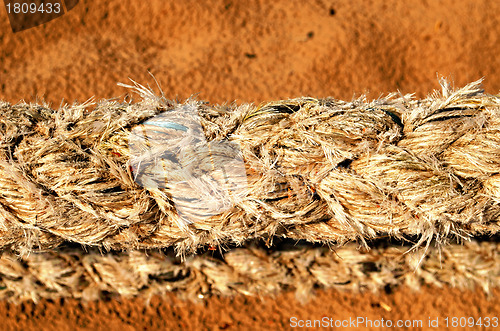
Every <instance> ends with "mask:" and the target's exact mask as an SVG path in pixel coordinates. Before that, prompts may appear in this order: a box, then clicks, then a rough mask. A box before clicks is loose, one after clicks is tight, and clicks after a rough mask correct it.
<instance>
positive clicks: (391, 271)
mask: <svg viewBox="0 0 500 331" xmlns="http://www.w3.org/2000/svg"><path fill="white" fill-rule="evenodd" d="M408 248H409V247H408V246H407V247H401V246H395V245H393V246H378V247H376V248H373V249H371V250H363V249H361V250H359V247H356V245H355V244H353V243H350V244H347V245H346V246H344V247H342V248H339V249H337V250H336V251H335V252H334V251H331V250H329V249H328V248H327V247H312V246H311V245H301V244H300V245H296V244H295V243H293V245H290V243H289V244H287V245H285V246H280V247H279V249H276V250H269V249H266V248H262V247H259V246H258V245H255V244H251V245H248V247H245V248H235V249H232V250H230V251H229V252H227V253H225V254H224V259H220V258H217V257H214V253H213V252H211V251H208V252H206V253H204V254H202V255H192V256H189V257H187V259H186V260H185V261H184V262H183V263H180V259H179V258H177V257H175V256H174V255H173V254H172V251H170V252H168V253H167V252H163V253H160V252H150V253H149V254H144V253H142V252H139V251H131V252H126V253H125V252H122V253H116V252H115V253H107V254H102V252H99V251H98V250H97V249H95V248H94V249H91V250H90V251H88V252H86V254H83V255H82V252H81V250H80V249H75V248H64V249H60V250H55V251H50V252H46V253H34V254H30V256H28V257H27V258H25V259H23V260H22V261H21V260H19V259H18V257H17V256H14V255H12V254H4V255H3V256H1V257H0V300H8V301H13V302H21V301H25V300H32V301H35V302H37V301H38V300H40V299H57V298H65V297H72V298H76V299H81V300H84V301H89V300H99V299H104V298H108V299H109V298H110V297H141V298H144V299H149V298H151V297H152V296H153V295H162V294H165V293H167V292H173V293H176V294H177V295H178V296H179V297H180V298H184V299H190V300H200V299H204V298H205V297H207V296H211V295H227V296H233V295H252V296H254V295H255V296H264V295H275V294H278V293H279V292H280V291H283V290H285V289H286V290H292V291H295V293H296V297H297V299H299V300H301V301H305V300H307V299H309V298H311V296H312V295H313V293H314V289H315V288H335V289H337V290H347V291H374V292H376V291H380V290H385V291H388V290H389V291H390V290H393V289H394V288H397V287H398V286H406V287H409V288H410V289H412V290H418V289H419V288H420V287H421V286H422V285H433V286H450V287H455V288H459V289H462V290H467V289H469V290H472V289H474V288H480V289H482V290H483V291H485V292H486V293H489V294H491V289H493V288H498V287H500V278H499V275H500V253H499V252H500V243H498V242H497V243H495V242H477V241H471V242H467V243H465V245H458V244H450V245H447V246H444V247H442V249H441V250H440V249H438V248H437V247H434V246H432V247H431V248H430V249H429V250H428V251H427V254H426V255H425V258H424V260H423V261H422V262H421V263H420V262H419V260H420V256H421V254H422V253H423V252H414V253H409V254H406V252H407V250H408ZM422 250H423V249H422ZM215 255H216V254H215Z"/></svg>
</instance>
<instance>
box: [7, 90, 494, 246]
mask: <svg viewBox="0 0 500 331" xmlns="http://www.w3.org/2000/svg"><path fill="white" fill-rule="evenodd" d="M136 87H137V90H138V91H139V92H140V93H141V94H142V96H143V100H142V101H141V102H138V103H119V102H116V101H105V102H101V103H99V104H97V105H96V106H95V108H94V109H92V111H90V110H89V109H90V105H89V104H75V105H71V106H70V105H66V106H63V107H61V108H60V109H58V110H54V109H50V108H48V107H47V106H41V105H33V104H31V105H28V104H18V105H10V104H8V103H0V142H1V143H0V146H1V148H0V249H3V250H15V251H18V252H21V253H28V252H30V251H32V250H33V249H51V248H54V247H57V246H59V245H60V244H61V243H63V242H73V243H78V244H82V245H89V246H97V247H103V248H105V249H152V248H165V247H170V246H173V247H175V249H176V250H177V251H178V252H180V253H182V254H183V253H188V252H194V251H195V250H196V249H197V248H200V247H202V246H208V245H215V246H216V245H225V244H228V243H233V244H237V245H239V244H243V243H244V242H246V241H248V240H251V239H259V238H260V239H265V240H267V241H268V242H269V243H271V241H272V239H273V237H283V238H292V239H296V240H307V241H310V242H316V243H323V244H325V243H326V244H335V245H341V244H344V243H346V242H349V241H352V240H361V241H363V240H367V239H372V238H378V237H384V236H390V237H395V238H399V239H404V238H405V237H406V236H414V235H417V236H419V238H421V239H420V242H419V243H418V245H420V244H422V243H424V242H427V243H429V242H430V240H431V239H433V238H434V239H437V240H438V241H440V242H441V241H444V240H446V238H449V237H450V236H457V237H470V236H476V235H484V234H495V233H498V232H499V230H500V225H499V220H500V172H499V169H500V98H498V97H497V96H493V95H487V94H485V93H484V92H483V91H482V90H481V88H480V82H475V83H472V84H470V85H468V86H466V87H464V88H462V89H459V90H456V91H452V90H451V89H450V87H449V86H448V85H447V84H446V83H443V91H442V92H441V93H435V94H434V95H432V96H430V97H429V98H427V99H425V100H415V99H413V98H412V97H411V96H409V95H408V96H399V97H397V96H396V95H389V96H387V97H385V98H381V99H378V100H374V101H371V102H368V101H366V100H365V99H363V98H361V99H357V100H354V101H351V102H344V101H338V100H333V99H323V100H316V99H312V98H301V99H294V100H287V101H280V102H271V103H267V104H263V105H260V106H253V105H241V106H237V105H229V106H210V105H207V104H204V103H201V102H195V101H192V100H190V101H188V102H186V103H185V104H184V105H177V104H175V103H174V102H171V101H168V100H166V99H165V98H163V97H157V96H155V95H154V94H152V92H151V91H148V90H146V89H144V88H143V87H141V86H139V85H138V86H136ZM179 107H187V108H189V109H194V110H195V111H196V114H197V116H198V118H199V121H198V125H201V128H202V135H203V136H204V138H205V139H206V140H207V141H208V142H210V143H212V146H213V151H212V152H213V154H214V155H218V157H217V159H216V160H215V161H214V160H211V161H207V160H205V159H204V158H207V156H206V154H203V153H202V149H201V147H200V146H201V145H200V144H194V145H190V146H189V147H186V149H185V150H182V149H181V152H182V153H184V154H185V155H187V156H186V157H187V158H188V159H189V160H191V161H190V162H192V163H193V164H190V165H189V166H190V167H192V168H196V169H198V170H199V169H201V170H203V165H204V164H208V163H210V162H212V163H211V164H214V163H215V164H214V165H213V166H214V167H215V168H217V167H219V168H221V167H223V164H221V163H222V162H223V161H228V160H231V159H232V158H234V155H232V154H231V151H228V150H227V148H225V146H226V145H224V144H223V143H220V144H216V142H223V141H230V142H231V143H233V144H235V145H237V146H239V153H238V155H239V156H240V157H241V159H242V160H244V167H245V173H246V178H245V181H246V183H240V182H238V180H239V179H238V178H232V179H231V180H232V181H233V183H236V185H237V186H238V185H240V186H241V187H240V186H239V187H240V189H241V190H240V191H241V192H240V193H241V194H235V195H231V196H222V198H221V199H222V202H221V203H222V204H223V205H224V206H230V207H228V208H226V209H224V210H223V211H222V212H220V213H218V214H213V213H211V212H212V210H209V209H207V208H205V207H204V206H202V205H200V203H199V202H200V201H198V200H195V202H192V201H191V202H189V200H188V198H189V194H190V193H191V192H193V191H199V193H200V194H201V195H203V196H213V195H214V193H213V192H212V191H210V190H208V189H207V188H206V187H205V186H203V185H199V186H196V183H195V184H193V183H187V184H186V183H184V184H185V185H184V186H179V187H177V188H176V189H175V190H174V189H173V188H172V187H170V186H168V185H167V186H165V187H149V188H145V187H143V186H141V185H139V184H138V183H137V180H136V179H137V178H136V177H137V173H134V171H137V169H134V167H133V164H132V163H131V161H130V160H131V158H132V157H133V156H134V155H133V153H132V151H131V148H130V141H129V140H130V134H131V132H132V131H133V130H134V127H136V126H138V125H140V124H141V123H143V124H142V125H147V123H152V122H147V120H153V119H154V118H155V116H157V115H159V114H160V113H163V112H165V111H169V112H174V110H176V109H179ZM187 108H186V109H187ZM182 119H183V116H180V117H178V118H177V122H165V121H163V124H162V125H163V126H162V127H159V128H158V129H157V130H158V134H159V135H164V134H166V133H169V134H171V135H175V134H178V133H182V132H181V131H186V132H191V133H193V132H198V133H199V128H196V127H194V124H193V123H195V122H194V121H184V122H182ZM197 130H198V131H197ZM176 146H177V145H176ZM179 146H181V145H179ZM182 146H184V145H182ZM182 146H181V147H182ZM181 147H179V148H181ZM162 152H165V150H162ZM232 153H233V154H234V151H232ZM203 155H205V156H203ZM212 156H213V155H212ZM153 159H154V158H153ZM172 162H173V163H175V162H174V161H172ZM172 162H171V163H172ZM146 163H147V162H146ZM153 163H154V162H153ZM153 163H152V161H151V160H150V161H149V168H148V165H146V166H145V168H144V170H143V172H146V173H147V172H148V171H153V170H154V169H153V168H152V167H151V166H152V165H154V164H153ZM176 166H177V167H178V168H179V167H180V168H182V166H181V165H176ZM201 170H200V171H201ZM212 175H213V176H216V173H215V172H214V173H213V174H210V173H208V175H207V176H212ZM174 195H175V196H177V197H181V198H180V199H178V200H179V201H180V202H183V201H184V202H186V201H187V202H186V203H185V204H184V205H182V206H181V207H182V208H183V212H187V213H188V214H189V215H192V216H193V217H195V219H196V221H194V222H186V221H185V219H184V218H183V217H182V215H180V213H179V212H178V211H179V205H177V206H176V203H175V201H174V200H175V199H174V198H173V196H174ZM224 199H226V200H228V201H224ZM176 207H177V208H176ZM204 208H205V209H204ZM207 215H208V216H207Z"/></svg>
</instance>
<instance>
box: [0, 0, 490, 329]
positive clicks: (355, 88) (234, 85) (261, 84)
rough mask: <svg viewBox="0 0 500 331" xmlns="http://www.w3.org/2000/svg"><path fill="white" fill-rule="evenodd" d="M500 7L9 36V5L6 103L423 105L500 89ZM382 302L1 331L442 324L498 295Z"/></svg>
mask: <svg viewBox="0 0 500 331" xmlns="http://www.w3.org/2000/svg"><path fill="white" fill-rule="evenodd" d="M499 12H500V2H498V1H479V0H460V1H451V0H443V1H439V2H437V1H430V0H429V1H425V0H415V1H398V0H390V1H386V0H367V1H343V0H335V1H322V0H317V1H296V0H290V1H281V0H276V1H268V2H266V1H261V0H257V1H245V2H244V1H229V0H219V1H217V0H208V1H204V2H201V1H194V0H186V1H170V0H169V1H166V0H151V1H138V0H122V1H118V0H109V1H92V0H82V1H80V3H79V4H78V5H77V6H76V7H75V8H74V9H73V10H71V11H70V12H69V13H67V14H66V15H64V16H62V17H60V18H58V19H56V20H54V21H51V22H49V23H47V24H45V25H42V26H39V27H35V28H32V29H29V30H26V31H23V32H18V33H15V34H14V33H12V31H11V28H10V26H9V22H8V18H7V14H6V11H5V10H4V9H0V99H3V100H5V101H8V102H12V103H16V102H18V101H20V100H25V101H28V102H41V101H45V102H48V103H50V104H51V105H52V106H53V107H58V106H59V105H60V104H61V102H68V103H72V102H74V101H79V102H83V101H86V100H88V99H89V98H91V97H94V100H96V101H98V100H100V99H102V98H117V99H118V100H123V99H124V98H127V100H128V98H129V96H127V92H128V91H127V90H126V89H125V88H123V87H120V86H118V85H117V82H124V83H127V82H129V78H131V79H133V80H135V81H137V82H139V83H142V84H149V85H151V86H152V87H154V88H156V82H155V80H154V79H153V78H152V76H151V75H150V74H152V75H154V77H155V78H156V80H157V81H158V83H159V84H160V85H161V88H162V90H163V92H164V94H165V96H167V97H168V98H171V99H178V100H180V101H182V100H184V99H185V98H188V97H190V96H191V95H193V94H197V97H198V98H199V99H203V100H206V101H208V102H211V103H225V102H233V101H235V102H237V103H244V102H253V103H260V102H263V101H269V100H276V99H284V98H293V97H299V96H314V97H326V96H332V97H335V98H338V99H348V100H349V99H352V98H353V97H356V96H360V95H362V94H365V93H366V94H367V95H368V97H369V98H377V97H379V96H381V95H384V94H386V93H388V92H394V91H400V92H401V93H413V92H415V93H416V96H417V97H424V96H425V95H427V94H428V93H430V92H432V90H433V89H436V88H438V87H439V84H438V78H439V77H441V76H445V77H448V78H450V79H451V80H452V81H453V83H454V85H455V86H457V87H459V86H462V85H465V84H466V83H469V82H471V81H474V80H477V79H479V78H481V77H485V81H484V87H485V89H486V91H487V92H488V93H498V91H499V90H500V79H499V77H500V75H499V68H500V57H499V56H498V54H499V52H500V22H499V19H498V17H499V16H498V13H499ZM388 292H389V293H386V292H384V291H382V293H379V294H377V295H375V294H372V293H361V294H356V293H339V292H336V291H324V290H318V291H317V292H316V293H315V296H314V297H312V298H311V300H310V301H309V302H307V303H305V304H302V303H300V302H298V301H296V300H295V298H294V295H293V293H283V294H281V295H278V296H277V297H276V298H270V297H266V298H249V297H237V298H233V299H231V298H218V297H212V298H208V299H205V300H203V301H202V302H201V303H192V302H185V301H180V300H178V299H176V298H175V296H174V295H171V296H167V297H163V298H154V299H153V300H152V301H151V303H150V305H149V306H146V305H145V304H144V302H143V301H141V300H138V299H133V300H126V299H123V300H120V301H116V300H112V301H101V302H93V303H88V304H82V303H79V302H77V301H74V300H70V299H66V300H61V301H58V302H50V301H42V302H41V303H39V304H38V305H34V304H33V303H23V304H22V305H14V304H8V303H5V302H0V316H2V317H1V319H0V329H6V330H15V329H19V330H30V329H35V328H36V329H37V330H54V329H57V330H79V329H82V330H83V329H94V330H100V329H106V330H118V329H120V330H122V331H124V330H134V329H177V328H179V327H184V328H188V329H210V330H216V329H227V330H240V329H283V328H287V327H288V325H289V319H290V317H292V316H296V317H298V318H300V319H319V318H322V317H323V316H328V317H331V318H335V319H345V318H349V317H352V318H356V317H358V316H364V317H366V318H371V319H380V318H384V319H392V320H397V319H422V320H423V321H427V319H428V317H431V318H436V317H439V318H440V319H443V318H445V317H446V316H449V317H453V316H457V317H461V316H465V317H469V316H474V317H476V318H477V317H484V316H492V315H493V314H495V313H496V314H498V312H499V311H500V299H498V294H500V291H498V290H495V291H493V292H492V294H491V295H490V296H489V297H488V296H486V295H485V294H484V293H483V292H481V291H479V290H478V291H473V292H461V291H459V290H456V289H450V288H441V289H437V288H432V287H423V288H422V289H421V291H420V292H417V293H415V292H411V291H409V290H408V289H406V288H399V289H396V290H394V291H388Z"/></svg>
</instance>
